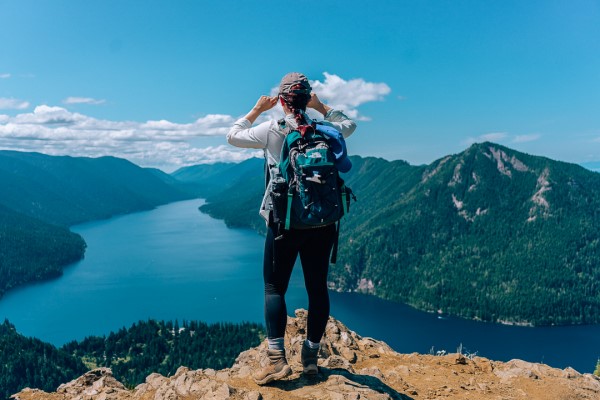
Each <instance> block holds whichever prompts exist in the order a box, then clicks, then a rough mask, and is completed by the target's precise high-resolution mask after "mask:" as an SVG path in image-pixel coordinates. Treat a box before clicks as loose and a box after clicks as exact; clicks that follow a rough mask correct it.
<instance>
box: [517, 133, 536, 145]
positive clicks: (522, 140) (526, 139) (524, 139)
mask: <svg viewBox="0 0 600 400" xmlns="http://www.w3.org/2000/svg"><path fill="white" fill-rule="evenodd" d="M541 137H542V135H540V134H538V133H534V134H531V135H517V136H515V137H514V138H513V140H512V142H513V143H526V142H533V141H535V140H538V139H539V138H541Z"/></svg>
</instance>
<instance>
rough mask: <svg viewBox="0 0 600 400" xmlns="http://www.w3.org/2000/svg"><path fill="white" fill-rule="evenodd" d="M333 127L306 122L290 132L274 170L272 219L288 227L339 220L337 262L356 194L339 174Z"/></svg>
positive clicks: (334, 248) (312, 226)
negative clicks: (341, 233)
mask: <svg viewBox="0 0 600 400" xmlns="http://www.w3.org/2000/svg"><path fill="white" fill-rule="evenodd" d="M332 129H333V128H331V127H329V126H323V125H319V124H313V125H302V126H300V127H298V129H296V130H294V131H291V132H290V133H288V134H287V135H286V137H285V140H284V143H283V146H282V149H281V156H280V161H279V166H278V168H272V169H271V192H270V196H271V202H272V205H273V212H272V222H273V223H275V224H276V226H278V227H280V228H283V229H285V230H289V229H290V228H295V229H308V228H317V227H322V226H326V225H330V224H333V223H336V222H338V225H337V228H336V236H335V240H334V247H333V251H332V256H331V262H332V263H335V261H336V254H337V242H338V235H339V220H340V219H341V218H342V217H343V216H344V215H345V214H347V213H348V210H349V207H350V198H352V199H354V200H355V201H356V197H355V196H354V194H353V193H352V190H351V189H350V188H349V187H347V186H346V185H345V183H344V180H343V179H342V178H341V177H340V175H339V170H338V167H337V164H338V160H337V159H336V154H335V153H334V151H333V150H332V145H333V146H334V147H335V146H337V145H338V144H339V142H338V143H336V142H335V141H332V140H331V137H332V136H331V132H330V131H331V130H332ZM333 130H334V131H335V132H336V133H337V136H334V137H335V138H337V140H338V141H342V143H341V144H343V137H342V136H341V134H339V132H337V130H335V129H333ZM326 131H327V132H326ZM340 138H341V139H340ZM328 139H329V140H328ZM338 147H339V146H338ZM344 150H345V145H344ZM344 157H345V154H344ZM347 162H349V160H348V161H347Z"/></svg>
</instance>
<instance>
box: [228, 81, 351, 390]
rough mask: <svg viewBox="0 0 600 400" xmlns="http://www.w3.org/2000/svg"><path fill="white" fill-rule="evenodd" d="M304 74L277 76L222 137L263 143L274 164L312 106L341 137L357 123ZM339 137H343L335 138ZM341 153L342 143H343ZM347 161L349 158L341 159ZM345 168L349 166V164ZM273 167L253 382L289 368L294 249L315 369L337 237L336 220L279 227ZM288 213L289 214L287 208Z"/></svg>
mask: <svg viewBox="0 0 600 400" xmlns="http://www.w3.org/2000/svg"><path fill="white" fill-rule="evenodd" d="M311 90H312V89H311V86H310V83H309V81H308V79H307V78H306V76H304V75H303V74H300V73H296V72H292V73H289V74H287V75H286V76H284V77H283V79H282V80H281V83H280V85H279V94H278V96H274V97H269V96H261V97H260V98H259V99H258V101H257V102H256V105H255V106H254V107H253V108H252V110H250V112H249V113H248V114H246V116H245V117H243V118H241V119H239V120H237V121H236V122H235V124H234V125H233V127H232V128H231V130H230V131H229V133H228V134H227V141H228V142H229V143H230V144H231V145H233V146H237V147H243V148H251V149H263V150H264V153H265V159H266V162H267V165H268V166H269V167H270V168H271V171H273V169H272V168H274V167H276V166H278V165H279V162H280V155H281V149H282V146H283V144H284V140H285V138H286V135H287V134H288V133H290V132H292V131H294V130H295V129H296V128H298V127H299V126H304V125H311V122H312V121H311V120H310V118H309V117H308V116H307V115H306V114H305V111H306V108H307V107H308V108H312V109H314V110H316V111H318V112H319V113H321V114H323V115H324V118H325V119H324V121H322V122H321V121H320V122H319V123H320V124H322V125H324V126H329V127H332V128H335V129H336V130H337V131H339V132H340V133H341V135H343V137H344V138H346V137H348V136H350V135H351V134H352V133H353V132H354V130H355V129H356V124H355V122H354V121H352V120H351V119H350V118H348V117H347V116H346V115H344V114H343V113H342V112H341V111H338V110H334V109H332V108H331V107H329V106H327V105H325V104H323V102H321V100H319V98H318V97H317V95H316V94H311ZM278 101H280V102H281V105H282V107H283V111H284V112H285V117H284V118H283V119H281V120H278V121H276V120H270V121H266V122H263V123H261V124H259V125H257V126H254V127H253V126H252V124H253V123H254V122H255V121H256V119H257V118H258V117H259V116H260V115H261V114H262V113H263V112H265V111H268V110H270V109H271V108H273V107H274V106H275V105H276V104H277V102H278ZM340 140H341V142H342V143H343V138H340ZM343 157H344V158H345V157H346V155H345V144H344V156H343ZM344 161H345V162H346V163H349V160H347V159H346V160H344ZM348 168H349V167H348ZM272 177H273V173H272V172H271V173H269V174H268V182H267V188H266V190H265V196H264V198H263V201H262V205H261V208H260V214H261V216H262V217H263V218H264V219H265V220H266V221H267V237H266V240H265V250H264V260H263V278H264V284H265V321H266V327H267V339H268V350H267V354H268V364H267V365H266V366H265V367H264V368H263V369H262V370H260V371H258V372H257V373H256V374H255V375H254V379H255V381H256V383H258V384H259V385H264V384H266V383H268V382H271V381H273V380H277V379H282V378H284V377H286V376H288V375H290V374H291V372H292V371H291V368H290V366H289V365H288V363H287V360H286V356H285V348H284V335H285V327H286V322H287V309H286V304H285V293H286V291H287V288H288V283H289V280H290V276H291V274H292V269H293V267H294V263H295V261H296V258H297V257H298V255H300V261H301V263H302V271H303V274H304V282H305V285H306V291H307V293H308V318H307V338H306V340H305V342H304V344H303V346H302V353H301V358H302V367H303V372H304V373H305V374H311V375H312V374H317V373H318V367H317V358H318V353H319V346H320V342H321V338H322V336H323V333H324V332H325V326H326V325H327V320H328V318H329V293H328V292H327V273H328V269H329V256H330V254H331V250H332V246H333V244H334V240H335V238H336V234H337V232H336V228H335V223H332V224H329V225H325V226H322V227H316V228H311V229H294V228H293V227H292V228H290V229H286V230H285V231H283V232H282V231H281V229H280V227H279V226H277V224H275V223H274V222H273V221H274V220H273V218H274V216H273V214H274V213H273V204H272V201H271V189H272V183H273V182H272V179H271V178H272ZM288 218H289V214H288Z"/></svg>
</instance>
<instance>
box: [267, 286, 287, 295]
mask: <svg viewBox="0 0 600 400" xmlns="http://www.w3.org/2000/svg"><path fill="white" fill-rule="evenodd" d="M284 294H285V287H281V286H280V285H275V284H272V283H265V295H267V296H271V295H277V296H283V295H284Z"/></svg>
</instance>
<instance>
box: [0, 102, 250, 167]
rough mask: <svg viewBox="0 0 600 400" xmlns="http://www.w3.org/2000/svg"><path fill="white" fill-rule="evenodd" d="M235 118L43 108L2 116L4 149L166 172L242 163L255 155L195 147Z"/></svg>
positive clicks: (0, 140) (0, 128) (223, 131)
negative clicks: (141, 116)
mask: <svg viewBox="0 0 600 400" xmlns="http://www.w3.org/2000/svg"><path fill="white" fill-rule="evenodd" d="M233 122H234V118H233V117H232V116H229V115H222V114H209V115H206V116H204V117H202V118H198V119H197V120H196V121H194V122H192V123H188V124H179V123H175V122H170V121H166V120H159V121H146V122H134V121H110V120H101V119H96V118H93V117H90V116H87V115H84V114H80V113H75V112H72V111H69V110H67V109H66V108H63V107H51V106H48V105H40V106H37V107H35V109H34V110H33V112H28V113H22V114H18V115H16V116H8V115H0V148H3V149H12V150H21V151H40V152H43V153H46V154H51V155H65V154H67V155H72V156H87V157H100V156H105V155H113V156H116V157H122V158H127V159H128V160H131V161H133V162H135V163H137V164H139V165H142V166H156V167H162V168H165V169H172V168H173V167H177V166H183V165H191V164H200V163H210V162H216V161H241V160H244V159H246V158H249V157H252V156H253V155H255V154H256V151H244V150H241V149H235V148H233V147H230V146H226V145H223V146H217V147H207V148H197V147H194V146H193V145H192V144H191V143H190V141H192V140H193V139H197V138H200V137H207V136H223V135H225V134H226V133H227V131H228V130H229V128H230V127H231V125H233Z"/></svg>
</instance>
